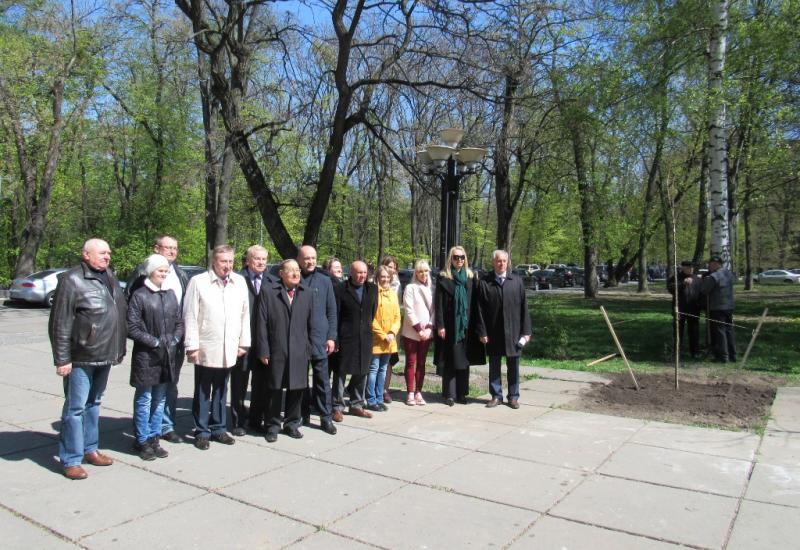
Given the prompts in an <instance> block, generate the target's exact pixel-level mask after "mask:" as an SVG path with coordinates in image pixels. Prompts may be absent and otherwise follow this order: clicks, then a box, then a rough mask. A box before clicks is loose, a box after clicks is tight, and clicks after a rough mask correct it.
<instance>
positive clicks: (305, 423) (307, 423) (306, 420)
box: [303, 416, 311, 427]
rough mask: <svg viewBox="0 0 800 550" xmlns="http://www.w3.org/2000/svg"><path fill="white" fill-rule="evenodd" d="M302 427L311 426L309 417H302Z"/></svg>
mask: <svg viewBox="0 0 800 550" xmlns="http://www.w3.org/2000/svg"><path fill="white" fill-rule="evenodd" d="M303 426H305V427H310V426H311V417H310V416H304V417H303Z"/></svg>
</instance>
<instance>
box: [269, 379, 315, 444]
mask: <svg viewBox="0 0 800 550" xmlns="http://www.w3.org/2000/svg"><path fill="white" fill-rule="evenodd" d="M304 391H305V390H302V389H300V390H286V411H285V412H284V415H283V427H284V428H295V429H297V428H299V427H300V423H301V419H300V406H301V402H302V400H303V392H304ZM267 396H268V401H269V403H268V405H267V423H266V430H267V433H274V434H276V433H278V432H279V431H280V430H281V405H282V404H283V390H267Z"/></svg>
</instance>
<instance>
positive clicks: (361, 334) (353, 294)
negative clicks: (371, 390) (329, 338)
mask: <svg viewBox="0 0 800 550" xmlns="http://www.w3.org/2000/svg"><path fill="white" fill-rule="evenodd" d="M335 293H336V310H337V311H338V313H339V330H338V335H339V347H338V351H337V352H336V354H335V355H336V357H335V364H336V368H335V373H334V383H333V390H332V391H333V420H334V421H335V422H341V421H342V419H343V416H342V411H343V410H344V392H345V381H346V379H347V375H348V374H349V375H350V383H349V384H348V385H347V388H346V389H347V392H348V393H349V394H350V414H352V415H353V416H360V417H362V418H372V413H370V412H369V411H367V410H365V408H364V407H365V405H366V398H365V394H366V389H367V376H368V374H369V363H370V360H371V359H372V320H373V319H374V318H375V311H376V310H377V308H378V287H377V286H375V285H374V284H372V283H369V282H367V264H365V263H364V262H362V261H358V260H357V261H355V262H353V263H352V265H351V266H350V278H349V279H348V280H347V281H346V282H345V283H343V284H341V285H337V286H336V288H335Z"/></svg>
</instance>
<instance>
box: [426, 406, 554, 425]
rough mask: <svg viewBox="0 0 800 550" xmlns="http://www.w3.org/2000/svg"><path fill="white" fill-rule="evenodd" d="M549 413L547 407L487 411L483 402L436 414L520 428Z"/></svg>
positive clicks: (450, 408) (507, 408) (448, 409)
mask: <svg viewBox="0 0 800 550" xmlns="http://www.w3.org/2000/svg"><path fill="white" fill-rule="evenodd" d="M549 411H550V409H549V408H548V407H537V406H535V405H521V406H520V408H519V409H516V410H515V409H512V408H511V407H502V406H501V407H494V408H492V409H487V408H486V406H485V403H484V402H480V403H477V402H472V403H469V404H467V405H455V406H453V407H444V408H443V409H442V410H441V411H437V413H438V414H443V415H446V416H453V417H456V418H471V419H473V420H480V421H483V422H495V423H497V424H507V425H509V426H522V425H525V424H528V423H529V422H531V421H532V420H534V419H535V418H538V417H540V416H542V415H543V414H545V413H547V412H549Z"/></svg>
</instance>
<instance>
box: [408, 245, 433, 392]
mask: <svg viewBox="0 0 800 550" xmlns="http://www.w3.org/2000/svg"><path fill="white" fill-rule="evenodd" d="M430 272H431V268H430V266H429V265H428V262H426V261H425V260H418V261H417V263H416V264H414V275H413V276H412V278H411V282H410V283H409V284H408V285H407V286H406V289H405V292H404V293H403V311H404V312H405V318H404V319H403V328H402V330H401V331H400V334H402V335H403V347H404V348H405V351H406V371H405V374H406V386H407V388H408V397H407V398H406V405H424V404H425V399H423V398H422V384H423V383H424V382H425V359H426V358H427V356H428V347H429V346H430V343H431V342H432V339H433V306H434V304H433V290H432V285H431V274H430Z"/></svg>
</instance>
